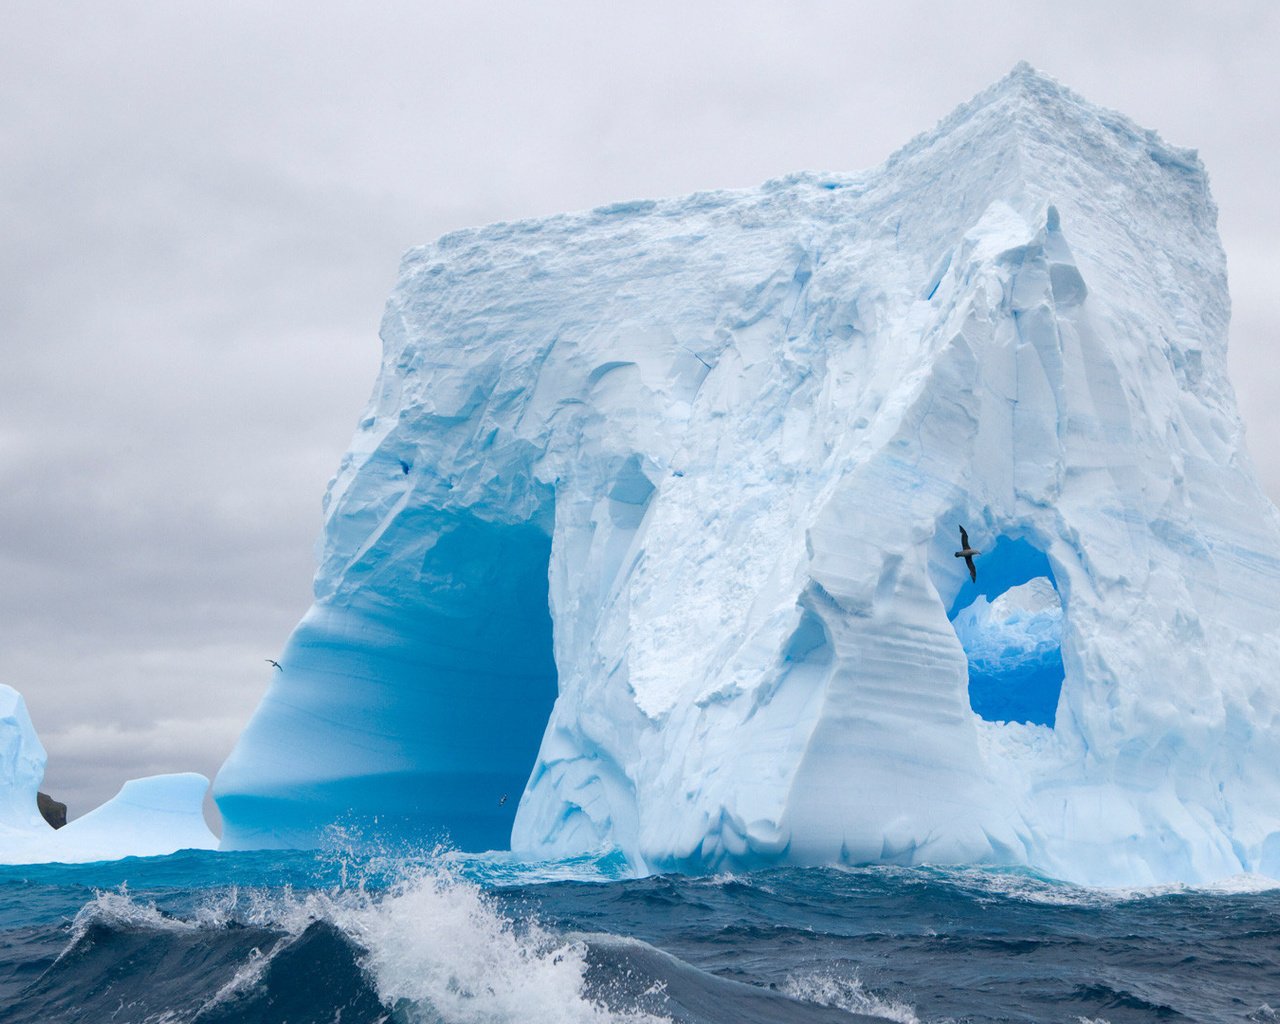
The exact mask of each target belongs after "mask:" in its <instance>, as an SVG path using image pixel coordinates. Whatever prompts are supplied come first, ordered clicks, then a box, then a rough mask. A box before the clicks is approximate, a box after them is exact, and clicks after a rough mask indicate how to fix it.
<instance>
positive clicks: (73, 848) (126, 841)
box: [0, 684, 218, 864]
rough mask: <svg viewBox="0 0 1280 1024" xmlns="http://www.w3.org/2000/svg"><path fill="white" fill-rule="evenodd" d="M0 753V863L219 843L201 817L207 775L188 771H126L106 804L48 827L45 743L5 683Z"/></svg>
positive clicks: (110, 856)
mask: <svg viewBox="0 0 1280 1024" xmlns="http://www.w3.org/2000/svg"><path fill="white" fill-rule="evenodd" d="M0 759H2V760H0V864H43V863H51V862H59V863H67V864H74V863H87V862H91V861H99V860H119V859H120V858H122V857H155V856H161V855H164V854H169V853H176V852H177V851H178V850H188V849H200V850H212V849H216V848H217V846H218V839H217V837H216V836H215V835H214V834H213V833H212V832H210V831H209V827H208V826H207V825H206V824H205V820H204V797H205V794H206V793H207V792H208V790H209V780H208V779H206V778H205V777H204V776H203V775H197V774H196V773H194V772H186V773H182V774H176V775H152V776H148V777H147V778H143V779H132V780H130V781H129V782H126V783H125V784H124V786H123V787H122V788H121V790H120V792H119V793H117V794H116V795H115V796H114V797H112V798H111V799H110V800H108V801H107V802H106V803H105V804H103V805H101V806H100V807H97V808H95V809H94V810H92V811H90V812H89V813H88V814H85V815H84V816H83V817H80V818H77V819H76V820H75V821H72V822H70V823H68V824H66V825H64V826H63V827H62V828H60V829H57V830H55V829H53V828H51V827H50V826H49V824H48V823H47V822H46V821H45V820H44V818H43V817H42V816H41V814H40V811H39V809H38V807H37V804H36V793H37V791H38V790H39V788H40V783H41V781H42V780H43V779H44V767H45V763H46V754H45V749H44V746H43V744H41V742H40V737H39V736H37V735H36V730H35V727H34V726H33V725H32V723H31V716H30V714H28V712H27V706H26V702H25V701H24V700H23V699H22V695H21V694H20V693H19V692H18V691H17V690H15V689H14V688H13V687H11V686H5V685H3V684H0Z"/></svg>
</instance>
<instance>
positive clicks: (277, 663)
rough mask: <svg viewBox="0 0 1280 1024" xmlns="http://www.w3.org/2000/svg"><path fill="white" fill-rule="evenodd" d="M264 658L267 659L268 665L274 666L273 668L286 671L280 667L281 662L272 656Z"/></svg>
mask: <svg viewBox="0 0 1280 1024" xmlns="http://www.w3.org/2000/svg"><path fill="white" fill-rule="evenodd" d="M263 660H264V661H266V663H267V664H268V665H270V666H272V667H273V668H277V669H280V671H281V672H283V671H284V669H282V668H280V662H278V661H275V660H273V659H272V658H265V659H263Z"/></svg>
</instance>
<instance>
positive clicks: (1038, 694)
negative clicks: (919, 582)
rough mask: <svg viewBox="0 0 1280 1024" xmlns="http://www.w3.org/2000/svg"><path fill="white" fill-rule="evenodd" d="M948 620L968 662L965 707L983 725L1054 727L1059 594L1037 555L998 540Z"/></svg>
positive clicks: (1059, 679) (1023, 544)
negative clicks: (1013, 724)
mask: <svg viewBox="0 0 1280 1024" xmlns="http://www.w3.org/2000/svg"><path fill="white" fill-rule="evenodd" d="M978 566H979V568H978V579H977V582H972V581H969V580H965V582H964V585H963V586H962V587H961V588H960V592H959V593H958V594H957V595H956V598H955V600H954V601H953V602H952V604H951V609H950V611H949V612H948V615H947V617H948V618H949V619H950V620H951V625H952V627H953V628H954V629H955V631H956V636H957V637H958V638H959V640H960V644H961V646H962V647H963V648H964V652H965V656H966V657H967V658H968V661H969V706H970V707H971V708H972V709H973V711H974V713H975V714H976V715H978V717H980V718H983V719H985V720H986V721H988V722H1026V723H1030V724H1034V725H1046V726H1048V727H1049V728H1053V725H1054V720H1055V717H1056V715H1057V710H1058V697H1059V695H1060V694H1061V692H1062V683H1063V678H1064V672H1063V667H1062V621H1063V606H1062V597H1061V595H1060V594H1059V592H1058V584H1057V581H1056V580H1055V579H1054V575H1053V569H1052V567H1051V566H1050V564H1049V559H1048V558H1047V557H1046V556H1045V554H1044V552H1043V551H1040V550H1039V549H1038V548H1036V547H1035V546H1034V545H1032V544H1030V543H1029V542H1027V541H1025V540H1022V539H1011V538H1008V537H1001V538H999V539H998V540H997V541H996V543H995V545H994V547H992V548H991V550H989V551H987V552H986V553H984V554H983V555H982V556H981V557H980V558H979V559H978Z"/></svg>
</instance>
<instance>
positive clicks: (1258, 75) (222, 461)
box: [0, 0, 1280, 817]
mask: <svg viewBox="0 0 1280 1024" xmlns="http://www.w3.org/2000/svg"><path fill="white" fill-rule="evenodd" d="M1278 58H1280V4H1274V3H1271V2H1257V3H1230V2H1220V3H1217V4H1214V5H1209V4H1204V3H1199V2H1178V0H1164V2H1160V3H1147V2H1142V0H1130V2H1126V3H1118V2H1116V0H1108V2H1105V3H1095V2H1092V0H1077V2H1075V3H1073V4H1070V5H1067V4H1062V3H1061V2H1052V3H1042V2H1035V0H1023V2H1004V3H996V2H985V0H971V2H966V3H949V2H931V3H923V2H920V3H912V2H892V3H890V2H885V3H871V2H865V3H864V2H853V0H846V2H842V3H836V2H817V0H789V2H787V3H762V2H756V0H738V2H735V3H697V2H693V0H683V2H680V3H650V4H636V3H632V4H626V5H623V4H615V3H611V2H608V0H595V2H576V0H575V2H558V3H554V4H552V3H533V2H526V3H509V4H505V3H486V2H477V3H465V4H459V3H437V2H432V0H419V2H416V3H396V2H388V3H369V4H354V3H352V4H347V5H340V4H331V3H326V2H323V0H318V2H317V0H308V2H306V3H297V2H292V0H278V2H275V3H272V4H271V5H261V4H256V3H239V2H225V3H207V2H206V3H198V4H197V3H193V2H187V0H173V2H169V3H165V4H156V3H152V2H149V0H148V2H145V3H135V2H129V0H119V2H113V3H111V4H102V3H98V2H93V3H77V2H60V3H58V4H44V3H37V2H34V0H33V2H25V0H13V2H10V3H7V4H5V5H4V6H3V9H0V76H3V79H4V88H3V89H0V682H3V683H8V684H9V685H11V686H14V687H16V688H17V689H18V690H20V691H21V692H22V693H23V694H24V696H25V698H26V701H27V705H28V707H29V709H30V711H31V714H32V718H33V720H34V722H35V725H36V728H37V729H38V731H39V733H40V736H41V738H42V740H43V742H44V745H45V747H46V749H47V750H48V754H49V762H48V768H47V771H46V776H45V786H44V788H45V789H46V790H47V791H49V792H50V793H52V794H54V795H55V796H57V797H58V798H59V799H62V800H64V801H66V802H67V803H68V804H69V805H70V811H71V815H72V816H73V817H74V816H77V815H79V814H83V813H84V812H86V811H88V810H90V809H92V807H94V806H95V805H96V804H97V803H99V802H101V801H102V800H104V799H106V798H108V797H109V796H111V795H112V794H114V793H115V791H116V790H117V789H118V788H119V786H120V785H121V783H123V782H124V781H125V780H126V779H128V778H131V777H136V776H139V775H146V774H152V773H156V772H166V771H185V770H194V771H200V772H203V773H205V774H206V775H209V776H212V775H213V774H214V773H215V772H216V771H217V768H218V766H219V765H220V764H221V762H222V760H223V759H224V758H225V756H226V754H227V753H228V751H229V750H230V748H231V745H232V744H233V743H234V742H235V738H236V736H237V735H238V734H239V732H240V730H241V729H242V728H243V726H244V724H245V722H246V721H247V719H248V717H249V715H250V714H251V713H252V711H253V708H254V707H255V705H256V704H257V702H258V700H259V699H260V698H261V696H262V694H263V692H264V691H265V689H266V687H267V685H268V684H269V682H270V677H271V672H272V669H271V668H270V666H268V665H267V664H266V662H265V659H266V658H269V657H275V656H276V655H277V654H278V653H279V651H280V648H281V647H282V645H283V643H284V641H285V639H286V637H287V636H288V634H289V632H290V630H291V629H292V627H293V626H294V624H295V623H296V622H297V620H298V619H299V618H300V617H301V615H302V614H303V612H305V611H306V609H307V606H308V604H309V603H310V586H311V576H312V573H313V569H314V563H313V546H314V542H315V540H316V538H317V537H318V535H319V532H320V529H321V525H322V521H321V514H320V508H321V498H322V495H323V493H324V489H325V486H326V484H327V482H328V480H329V478H330V476H331V475H332V474H333V472H334V471H335V470H336V468H337V465H338V461H339V459H340V458H341V455H342V453H343V451H344V450H345V448H346V446H347V442H348V441H349V440H350V438H351V435H352V433H353V431H354V428H355V425H356V423H357V421H358V420H359V418H360V414H361V409H362V407H363V405H364V402H365V401H366V399H367V398H368V396H369V393H370V391H371V388H372V385H373V380H374V375H375V373H376V371H377V367H378V363H379V355H380V348H379V341H378V336H377V330H378V321H379V319H380V316H381V310H382V306H383V303H384V301H385V299H386V296H387V294H388V293H389V291H390V289H391V286H392V284H393V282H394V280H395V277H396V268H397V263H398V261H399V258H400V255H401V253H402V252H403V251H404V250H405V249H407V248H408V247H410V246H412V245H417V244H421V243H424V242H428V241H430V240H432V239H434V238H435V237H437V236H439V235H441V234H443V233H445V232H447V231H451V230H454V229H456V228H460V227H465V226H468V225H475V224H482V223H487V222H491V221H495V220H509V219H512V218H518V217H534V216H542V215H546V214H552V213H555V212H558V211H561V210H575V209H583V208H588V207H592V206H597V205H600V204H603V203H607V202H612V201H616V200H622V199H628V198H635V197H649V196H664V195H673V194H679V193H683V192H689V191H694V190H698V189H707V188H720V187H746V186H751V185H755V184H758V183H759V182H761V181H763V180H765V179H768V178H773V177H777V176H779V175H781V174H784V173H787V172H789V171H794V170H800V169H813V170H857V169H861V168H866V167H871V166H874V165H876V164H879V163H880V162H882V161H883V160H884V159H885V158H886V157H887V156H888V155H889V154H890V153H892V152H893V151H894V150H895V149H897V148H898V147H899V146H901V145H902V144H903V143H905V142H906V141H907V140H908V139H910V138H911V137H912V136H914V135H916V134H918V133H920V132H922V131H925V130H927V129H929V128H931V127H932V126H933V125H934V124H935V123H936V122H937V121H938V120H939V119H940V118H941V117H943V116H944V115H945V114H947V113H948V112H949V111H950V110H951V109H952V108H953V107H955V106H957V105H958V104H960V103H962V102H964V101H965V100H967V99H969V98H970V97H971V96H973V95H974V94H975V93H977V92H978V91H980V90H981V89H982V88H984V87H985V86H987V85H989V84H990V83H991V82H993V81H995V80H996V79H998V78H1000V77H1002V76H1003V75H1004V74H1006V73H1007V72H1008V71H1009V70H1010V69H1011V68H1012V67H1013V65H1014V64H1015V63H1016V62H1017V61H1019V60H1028V61H1030V62H1031V63H1032V64H1033V65H1035V66H1036V67H1037V68H1039V69H1041V70H1043V71H1045V72H1047V73H1049V74H1051V75H1053V76H1054V77H1055V78H1057V79H1058V80H1059V81H1061V82H1063V83H1065V84H1066V85H1068V86H1070V87H1071V88H1073V89H1074V90H1075V91H1077V92H1079V93H1081V94H1082V95H1084V96H1085V97H1086V98H1088V99H1090V100H1092V101H1093V102H1095V103H1098V104H1101V105H1103V106H1107V107H1112V108H1115V109H1118V110H1121V111H1123V112H1124V113H1126V114H1128V115H1129V116H1130V117H1132V118H1133V119H1134V120H1136V121H1137V122H1138V123H1139V124H1141V125H1144V126H1146V127H1151V128H1155V129H1156V130H1158V131H1159V132H1160V133H1161V134H1162V135H1163V136H1164V138H1165V139H1167V140H1168V141H1170V142H1172V143H1175V144H1177V145H1183V146H1191V147H1194V148H1197V149H1198V150H1199V151H1200V154H1201V157H1202V158H1203V160H1204V162H1205V164H1206V166H1207V167H1208V170H1209V175H1210V182H1211V186H1212V189H1213V192H1214V195H1215V198H1216V200H1217V203H1218V206H1219V227H1220V230H1221V234H1222V238H1223V244H1224V247H1225V249H1226V252H1227V258H1228V267H1229V274H1230V281H1231V289H1232V299H1233V307H1234V315H1233V324H1232V330H1231V339H1230V345H1231V349H1230V353H1231V354H1230V365H1231V371H1232V376H1233V379H1234V381H1235V384H1236V388H1237V392H1238V396H1239V401H1240V408H1241V412H1242V414H1243V417H1244V419H1245V422H1246V425H1247V429H1248V435H1247V436H1248V438H1249V447H1250V450H1251V452H1252V454H1253V457H1254V460H1255V462H1256V464H1257V467H1258V471H1259V475H1260V478H1261V480H1262V483H1263V485H1264V487H1265V488H1266V490H1267V492H1268V494H1269V495H1270V496H1271V498H1272V500H1273V501H1275V500H1276V499H1277V498H1280V452H1276V451H1273V450H1272V449H1271V446H1269V445H1268V441H1269V440H1270V439H1271V438H1273V437H1275V436H1276V435H1277V431H1278V430H1280V401H1277V398H1280V355H1277V353H1276V351H1275V348H1274V346H1273V345H1272V325H1273V324H1276V323H1278V322H1280V289H1277V288H1276V287H1275V286H1274V284H1273V282H1275V281H1276V280H1277V279H1280V255H1277V248H1276V241H1275V240H1276V239H1277V237H1280V198H1277V189H1276V187H1275V181H1274V177H1275V175H1274V164H1275V162H1276V157H1277V154H1280V146H1278V143H1280V59H1278Z"/></svg>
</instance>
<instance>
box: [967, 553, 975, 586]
mask: <svg viewBox="0 0 1280 1024" xmlns="http://www.w3.org/2000/svg"><path fill="white" fill-rule="evenodd" d="M964 564H965V565H967V566H968V567H969V579H971V580H973V582H974V583H977V582H978V567H977V566H975V565H974V564H973V555H965V556H964Z"/></svg>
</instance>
